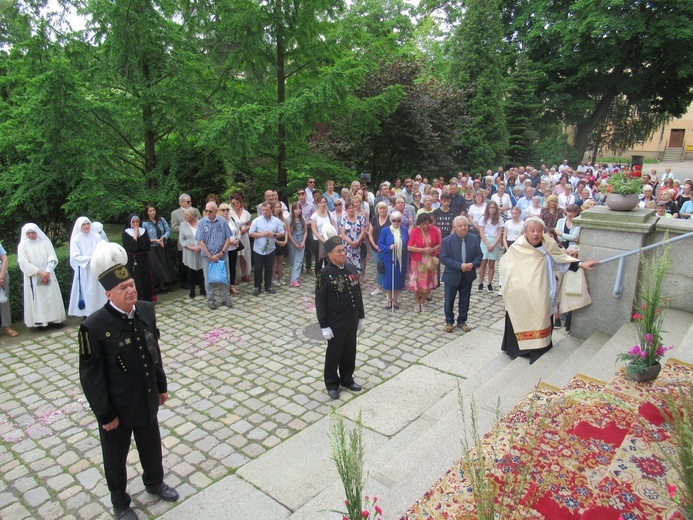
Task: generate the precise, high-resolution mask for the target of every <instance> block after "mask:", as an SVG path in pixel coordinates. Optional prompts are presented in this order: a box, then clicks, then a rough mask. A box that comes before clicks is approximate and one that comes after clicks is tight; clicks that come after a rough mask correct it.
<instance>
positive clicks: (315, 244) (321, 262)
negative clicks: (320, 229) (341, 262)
mask: <svg viewBox="0 0 693 520" xmlns="http://www.w3.org/2000/svg"><path fill="white" fill-rule="evenodd" d="M310 248H311V249H312V250H313V256H314V257H315V277H316V278H317V277H318V275H319V274H320V271H321V269H322V268H323V267H324V266H325V259H324V258H320V241H319V240H313V241H312V242H311V244H310Z"/></svg>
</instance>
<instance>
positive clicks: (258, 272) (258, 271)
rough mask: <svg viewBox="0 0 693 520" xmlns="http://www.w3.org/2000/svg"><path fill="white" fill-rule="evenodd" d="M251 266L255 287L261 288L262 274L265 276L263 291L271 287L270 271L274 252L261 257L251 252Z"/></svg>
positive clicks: (272, 265) (272, 266)
mask: <svg viewBox="0 0 693 520" xmlns="http://www.w3.org/2000/svg"><path fill="white" fill-rule="evenodd" d="M253 266H254V269H255V271H254V273H253V274H254V276H255V287H256V288H257V287H262V274H263V272H264V274H265V289H269V288H271V287H272V269H273V268H274V251H272V252H271V253H270V254H268V255H261V254H260V253H256V252H255V251H253Z"/></svg>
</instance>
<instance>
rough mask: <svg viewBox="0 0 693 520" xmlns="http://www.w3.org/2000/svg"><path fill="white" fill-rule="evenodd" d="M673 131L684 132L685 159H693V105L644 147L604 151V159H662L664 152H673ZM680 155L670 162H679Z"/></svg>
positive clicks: (657, 132) (664, 127)
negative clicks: (640, 156)
mask: <svg viewBox="0 0 693 520" xmlns="http://www.w3.org/2000/svg"><path fill="white" fill-rule="evenodd" d="M672 130H675V131H676V130H677V131H683V143H682V144H683V152H684V154H683V159H684V160H690V159H693V104H692V105H691V106H689V107H688V112H686V114H684V115H683V116H682V117H680V118H678V119H672V120H671V121H670V122H669V123H667V124H665V125H662V128H661V129H659V130H658V131H656V132H655V133H654V135H653V136H652V138H651V139H650V140H649V141H646V142H645V143H643V144H642V145H638V146H635V147H634V148H632V149H630V150H626V151H624V152H622V153H618V154H617V153H616V152H614V151H612V150H603V152H602V155H603V156H604V157H613V156H621V157H629V156H631V155H642V156H643V157H645V159H660V160H661V159H662V156H663V155H664V152H665V151H666V150H667V149H669V150H671V149H672V147H671V138H672ZM679 159H681V157H680V155H678V154H676V155H675V157H671V158H670V160H679Z"/></svg>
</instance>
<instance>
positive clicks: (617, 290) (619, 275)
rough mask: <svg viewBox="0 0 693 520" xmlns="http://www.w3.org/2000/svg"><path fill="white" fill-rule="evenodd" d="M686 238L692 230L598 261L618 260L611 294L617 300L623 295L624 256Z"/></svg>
mask: <svg viewBox="0 0 693 520" xmlns="http://www.w3.org/2000/svg"><path fill="white" fill-rule="evenodd" d="M687 238H693V232H691V233H684V234H683V235H679V236H677V237H674V238H670V239H668V240H662V241H661V242H657V243H656V244H650V245H649V246H645V247H641V248H640V249H633V250H632V251H628V252H626V253H621V254H620V255H615V256H610V257H608V258H605V259H604V260H600V261H599V265H603V264H608V263H610V262H615V261H616V260H618V261H619V262H618V271H616V281H615V282H614V291H613V292H612V293H611V295H612V296H613V297H614V298H615V299H617V300H619V299H620V298H621V296H622V295H623V283H622V280H623V268H624V265H625V262H626V258H627V257H629V256H633V255H639V254H640V253H643V252H645V251H649V250H650V249H655V248H657V247H659V246H663V245H666V244H673V243H674V242H678V241H680V240H685V239H687Z"/></svg>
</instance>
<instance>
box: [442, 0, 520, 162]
mask: <svg viewBox="0 0 693 520" xmlns="http://www.w3.org/2000/svg"><path fill="white" fill-rule="evenodd" d="M451 44H452V48H451V49H450V55H451V58H452V63H451V66H450V75H451V78H450V79H451V81H452V82H453V83H454V84H455V85H456V86H458V87H460V88H469V97H468V99H467V116H468V121H467V122H465V124H464V126H463V127H462V128H461V140H460V146H459V148H458V150H457V151H456V152H457V153H456V155H457V157H456V159H457V162H458V163H459V164H460V165H461V166H462V167H465V168H470V169H472V170H473V171H474V170H480V169H483V170H486V169H489V168H491V167H493V166H496V165H499V164H503V163H504V162H505V152H506V150H507V148H508V130H507V128H506V124H505V113H504V102H503V94H504V81H503V54H502V49H503V27H502V25H501V10H500V3H499V1H498V0H465V2H464V10H463V14H462V19H461V23H460V24H459V25H458V26H457V28H456V30H455V33H454V36H453V38H452V41H451ZM494 169H495V168H494Z"/></svg>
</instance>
